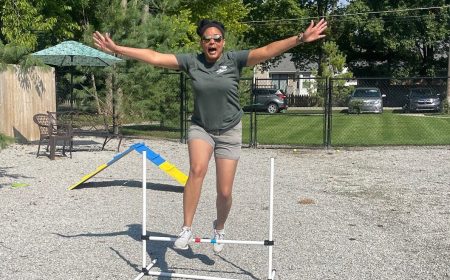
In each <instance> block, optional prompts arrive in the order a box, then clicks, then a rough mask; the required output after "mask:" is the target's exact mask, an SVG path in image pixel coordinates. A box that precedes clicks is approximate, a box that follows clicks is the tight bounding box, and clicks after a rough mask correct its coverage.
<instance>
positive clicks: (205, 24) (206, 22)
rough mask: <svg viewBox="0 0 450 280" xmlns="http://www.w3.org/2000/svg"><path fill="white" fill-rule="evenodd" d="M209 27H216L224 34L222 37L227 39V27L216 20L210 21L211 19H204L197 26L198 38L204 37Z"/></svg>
mask: <svg viewBox="0 0 450 280" xmlns="http://www.w3.org/2000/svg"><path fill="white" fill-rule="evenodd" d="M209 27H216V28H217V29H219V30H220V32H222V37H224V38H225V26H223V24H222V23H221V22H218V21H216V20H209V19H202V20H201V21H199V22H198V24H197V34H198V36H200V37H201V36H202V35H203V32H205V30H206V29H207V28H209Z"/></svg>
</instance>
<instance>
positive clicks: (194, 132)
mask: <svg viewBox="0 0 450 280" xmlns="http://www.w3.org/2000/svg"><path fill="white" fill-rule="evenodd" d="M193 139H202V140H205V141H206V142H208V143H209V144H210V145H211V147H213V148H214V156H215V157H217V158H226V159H232V160H238V159H239V158H240V156H241V146H242V122H239V123H238V124H237V125H235V126H234V127H233V128H230V129H228V130H226V131H220V130H216V131H206V130H205V129H204V128H202V127H201V126H198V125H196V124H191V126H190V127H189V131H188V141H190V140H193Z"/></svg>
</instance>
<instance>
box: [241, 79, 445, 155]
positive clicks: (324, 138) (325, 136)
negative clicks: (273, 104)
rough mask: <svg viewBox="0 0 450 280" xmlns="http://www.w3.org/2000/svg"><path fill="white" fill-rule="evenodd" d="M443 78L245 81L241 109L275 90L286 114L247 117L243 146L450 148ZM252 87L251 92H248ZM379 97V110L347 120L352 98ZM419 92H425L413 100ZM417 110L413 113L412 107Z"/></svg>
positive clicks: (252, 113) (364, 101)
mask: <svg viewBox="0 0 450 280" xmlns="http://www.w3.org/2000/svg"><path fill="white" fill-rule="evenodd" d="M447 81H448V79H447V77H436V78H428V77H425V78H423V77H419V78H405V79H388V78H361V79H351V80H349V79H328V80H327V79H317V78H300V79H291V80H275V79H265V80H252V81H251V84H250V85H249V81H248V80H247V81H244V83H245V86H244V87H245V91H243V92H241V94H242V95H244V96H246V97H244V98H243V99H244V100H245V101H244V102H247V103H243V104H242V105H243V106H245V105H247V104H249V103H251V102H252V101H253V100H254V98H255V97H254V96H252V92H253V90H252V89H255V88H274V89H280V90H282V91H283V92H284V93H285V95H286V97H285V98H286V102H287V105H288V109H287V110H283V111H281V112H278V113H272V114H271V113H268V112H265V111H261V110H259V111H257V110H254V111H250V112H246V113H245V116H244V118H243V124H244V126H243V129H244V132H243V145H244V146H249V147H277V148H280V147H289V148H293V147H320V146H323V147H332V146H336V147H345V146H395V145H450V115H449V113H448V99H447V91H448V88H447ZM249 86H250V88H249ZM356 89H358V91H360V90H361V89H367V90H376V91H378V92H379V95H380V97H379V98H378V99H379V101H376V100H375V99H374V100H372V99H371V98H367V99H364V98H362V99H360V100H359V101H358V102H360V106H369V107H370V106H372V104H375V103H377V102H379V103H380V104H381V108H382V110H381V111H380V112H372V111H371V110H370V108H369V109H367V110H366V111H364V110H363V111H361V112H359V111H358V112H359V113H354V114H351V113H350V112H349V110H348V108H349V103H350V102H352V94H353V93H354V92H356V91H357V90H356ZM418 92H422V93H423V92H425V93H426V94H422V95H420V94H419V96H418V97H417V96H416V95H418V94H417V93H418ZM414 106H415V107H414Z"/></svg>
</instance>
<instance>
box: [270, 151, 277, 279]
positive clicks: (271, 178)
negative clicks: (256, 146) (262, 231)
mask: <svg viewBox="0 0 450 280" xmlns="http://www.w3.org/2000/svg"><path fill="white" fill-rule="evenodd" d="M274 165H275V164H274V158H270V190H269V241H273V239H272V238H273V234H272V233H273V178H274V169H275V168H274ZM268 247H269V274H268V279H273V277H274V275H275V273H272V251H273V246H270V245H269V246H268Z"/></svg>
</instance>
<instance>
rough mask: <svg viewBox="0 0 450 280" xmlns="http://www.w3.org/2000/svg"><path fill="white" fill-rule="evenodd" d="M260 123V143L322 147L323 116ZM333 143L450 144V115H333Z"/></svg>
mask: <svg viewBox="0 0 450 280" xmlns="http://www.w3.org/2000/svg"><path fill="white" fill-rule="evenodd" d="M244 120H245V119H244ZM257 124H258V131H257V143H258V144H267V145H275V144H278V145H306V146H317V145H323V134H324V118H323V115H321V114H309V115H308V114H276V115H258V117H257ZM245 127H248V123H247V125H246V123H245V122H244V130H248V128H247V129H245ZM244 132H245V131H244ZM244 135H245V133H244ZM244 139H246V138H244ZM331 144H332V146H374V145H450V116H449V115H441V114H426V115H410V114H401V113H395V112H393V111H385V112H384V113H383V114H361V115H357V114H352V115H349V114H347V113H340V112H333V115H332V132H331Z"/></svg>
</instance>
